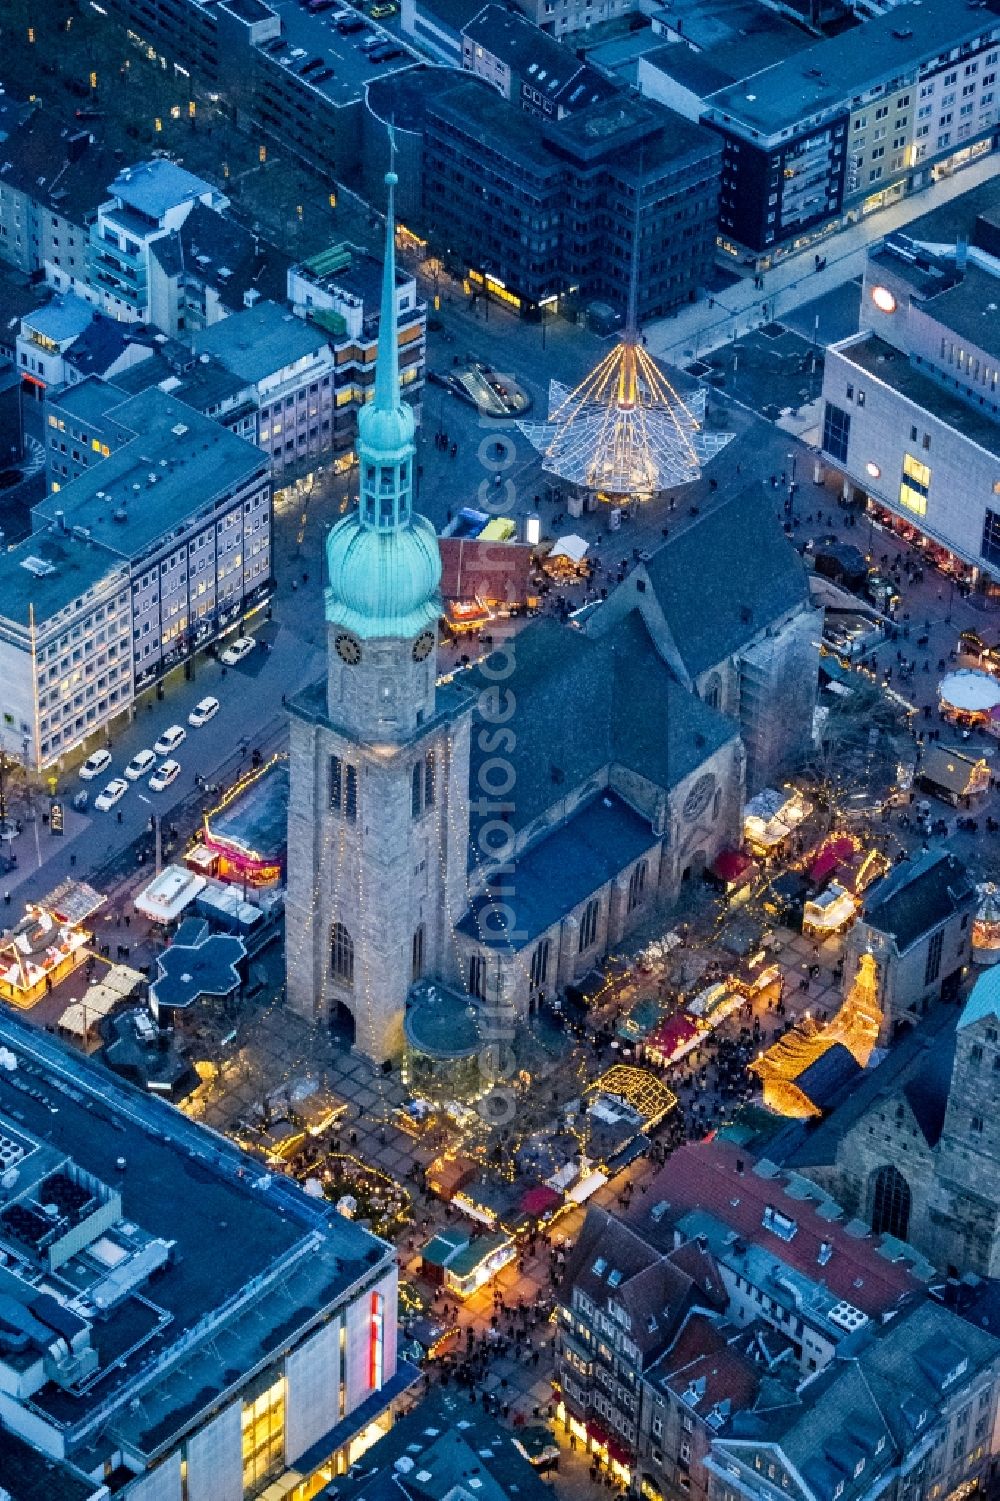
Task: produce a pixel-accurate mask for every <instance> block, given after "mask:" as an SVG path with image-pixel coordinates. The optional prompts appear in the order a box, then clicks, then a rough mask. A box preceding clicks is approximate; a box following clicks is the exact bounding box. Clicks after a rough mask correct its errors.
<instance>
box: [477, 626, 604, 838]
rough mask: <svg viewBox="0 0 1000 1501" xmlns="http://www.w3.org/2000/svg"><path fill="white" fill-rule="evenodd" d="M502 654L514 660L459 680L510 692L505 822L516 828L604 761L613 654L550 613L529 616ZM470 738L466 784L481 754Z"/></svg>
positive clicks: (595, 771)
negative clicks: (501, 672)
mask: <svg viewBox="0 0 1000 1501" xmlns="http://www.w3.org/2000/svg"><path fill="white" fill-rule="evenodd" d="M506 655H507V660H509V661H510V662H512V663H513V667H514V670H513V673H512V674H511V675H510V676H509V677H505V678H497V679H494V678H492V677H488V676H486V675H485V674H483V673H481V672H478V671H476V672H472V673H470V674H468V676H467V680H466V686H468V687H470V688H472V689H473V690H474V691H475V692H477V693H481V692H483V691H484V690H486V691H489V690H490V689H498V690H500V691H503V690H504V689H509V690H510V692H511V693H512V694H513V697H514V702H515V711H514V716H513V718H512V719H511V720H510V722H509V723H510V728H511V730H512V731H513V734H514V735H515V737H516V745H515V749H514V753H513V761H514V766H515V770H516V782H515V784H514V787H513V789H512V790H511V793H510V796H509V801H510V802H511V803H513V809H512V811H511V813H510V817H509V822H510V825H511V828H512V829H513V830H514V831H515V832H517V831H518V830H520V829H523V828H526V827H527V826H528V825H529V824H531V823H533V822H534V821H535V819H536V818H538V817H539V816H540V815H541V814H542V813H544V812H545V810H546V809H547V808H550V807H551V806H552V804H553V803H556V802H558V801H559V800H560V799H561V798H564V797H565V796H566V795H567V793H569V792H572V791H574V790H577V789H579V788H580V787H582V786H584V785H585V784H586V783H587V782H588V781H590V779H591V778H593V777H597V776H598V774H599V773H602V772H603V769H604V768H605V767H607V766H608V764H609V763H610V761H611V737H610V725H611V718H612V712H613V660H614V659H613V657H612V654H611V651H610V650H609V648H608V647H607V646H605V644H604V643H603V642H599V641H594V640H592V639H591V638H590V637H588V636H585V635H583V634H582V632H580V631H578V630H576V629H574V628H573V627H572V626H565V625H559V624H558V623H557V622H556V621H554V620H532V621H529V623H528V624H527V625H526V626H525V627H524V629H523V630H521V631H518V633H517V635H516V636H514V637H513V638H512V639H511V640H510V641H509V642H508V643H507V646H506ZM502 661H503V658H501V657H500V656H498V657H497V662H502ZM488 670H489V666H488ZM478 740H479V737H478V736H477V735H475V734H473V737H472V744H473V752H472V759H473V766H472V781H473V785H475V782H476V773H477V771H478V765H479V763H480V762H481V761H482V760H483V759H485V757H484V756H483V754H482V752H480V751H479V750H478V748H477V747H478ZM598 785H600V784H599V783H595V788H594V790H595V791H596V790H597V786H598Z"/></svg>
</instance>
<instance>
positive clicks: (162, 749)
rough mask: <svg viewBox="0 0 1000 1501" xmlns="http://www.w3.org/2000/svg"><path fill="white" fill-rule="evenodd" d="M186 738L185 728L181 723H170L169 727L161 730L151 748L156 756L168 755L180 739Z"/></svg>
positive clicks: (178, 743) (175, 747)
mask: <svg viewBox="0 0 1000 1501" xmlns="http://www.w3.org/2000/svg"><path fill="white" fill-rule="evenodd" d="M186 739H187V730H186V729H185V728H184V726H183V725H182V724H172V725H171V726H170V728H169V729H166V730H164V731H163V734H162V735H161V736H160V738H159V740H157V742H156V744H155V745H154V746H153V749H154V750H155V752H156V754H157V755H158V756H169V755H171V754H172V753H173V752H174V751H175V750H176V749H177V747H178V746H179V745H180V743H181V741H182V740H186Z"/></svg>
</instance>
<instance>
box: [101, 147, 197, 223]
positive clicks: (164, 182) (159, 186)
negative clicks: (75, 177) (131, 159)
mask: <svg viewBox="0 0 1000 1501" xmlns="http://www.w3.org/2000/svg"><path fill="white" fill-rule="evenodd" d="M108 192H109V193H110V194H111V195H112V196H113V197H115V198H120V199H121V201H122V203H123V204H124V205H125V206H126V207H127V208H131V209H134V210H135V212H136V213H137V214H141V215H142V216H143V217H144V218H147V219H162V218H163V216H164V214H168V213H169V212H170V210H171V209H173V208H178V207H179V206H180V205H181V204H182V203H188V202H190V200H191V199H192V198H201V197H203V196H204V195H205V194H211V195H212V197H213V198H215V197H218V196H219V194H218V192H217V190H216V189H215V188H213V187H212V184H211V183H210V182H205V180H204V178H201V177H195V175H194V173H193V172H188V171H186V170H185V169H184V168H183V167H179V166H178V165H177V163H176V162H172V161H170V160H169V159H168V158H166V157H155V158H154V159H153V160H152V161H148V162H138V163H137V164H136V165H135V166H134V167H125V168H124V169H123V170H122V171H121V172H119V174H118V176H117V177H116V178H115V180H114V182H113V183H111V184H110V186H109V188H108Z"/></svg>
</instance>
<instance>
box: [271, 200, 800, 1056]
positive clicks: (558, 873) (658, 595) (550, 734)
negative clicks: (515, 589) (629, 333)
mask: <svg viewBox="0 0 1000 1501" xmlns="http://www.w3.org/2000/svg"><path fill="white" fill-rule="evenodd" d="M386 183H387V186H388V192H389V208H388V215H387V228H386V248H385V265H384V274H383V291H382V303H381V325H380V326H381V328H382V329H383V330H387V329H391V328H393V326H394V300H393V290H394V285H395V244H394V219H393V189H394V187H395V185H396V177H395V174H394V173H393V172H392V171H390V172H389V173H388V174H387V177H386ZM415 457H416V445H415V428H414V418H413V413H412V410H411V409H410V407H409V406H408V405H407V404H406V403H405V402H404V401H403V400H402V397H401V394H400V383H399V367H398V350H397V347H396V341H395V339H392V338H386V337H384V336H383V337H382V338H380V340H379V352H378V361H377V369H376V380H375V389H374V395H373V399H372V401H371V402H370V403H369V404H368V405H366V406H365V407H364V408H363V409H362V411H361V413H360V415H359V420H358V460H359V472H360V480H359V491H360V494H359V503H358V507H357V509H356V510H355V511H353V512H351V513H350V514H349V515H347V516H345V517H343V518H342V519H341V520H340V521H338V522H337V523H336V524H335V525H334V526H333V527H332V529H331V531H330V533H329V537H328V540H327V548H326V553H327V569H328V584H327V589H326V595H325V610H326V623H327V641H328V652H327V671H326V675H325V677H324V678H322V679H320V680H319V681H317V682H316V683H314V684H312V685H311V686H310V687H309V688H307V689H305V690H304V691H303V692H302V693H300V694H299V695H297V696H296V697H295V698H293V699H292V700H291V702H290V705H289V714H290V752H289V755H290V778H291V791H290V799H289V814H288V889H287V895H286V909H285V912H286V979H287V997H288V1001H289V1004H290V1005H291V1006H292V1007H293V1008H294V1009H295V1010H296V1011H297V1012H298V1013H299V1014H300V1015H302V1016H305V1017H307V1018H309V1019H310V1020H313V1021H316V1022H317V1023H326V1022H332V1021H335V1020H338V1019H343V1018H345V1017H346V1018H348V1019H349V1020H350V1022H351V1024H352V1025H353V1033H354V1043H355V1046H356V1048H357V1049H358V1051H359V1052H361V1053H362V1054H364V1055H365V1056H366V1057H368V1058H369V1059H371V1060H372V1061H373V1062H374V1063H376V1064H381V1063H383V1062H384V1061H386V1060H388V1059H392V1058H395V1057H398V1055H399V1053H400V1050H401V1047H402V1041H403V1023H404V1018H405V1014H406V1006H407V999H408V996H409V994H410V991H411V987H412V986H413V985H414V984H416V983H417V982H418V981H421V980H426V979H430V980H434V981H436V982H439V983H440V984H442V985H443V986H446V987H449V988H450V989H451V990H453V991H455V992H457V993H458V994H460V995H462V996H467V997H472V998H473V999H474V1000H476V1001H477V1002H479V1003H482V1004H484V1005H485V1004H490V1005H492V1006H495V1007H500V1008H503V1009H505V1011H506V1012H507V1013H508V1014H509V1015H510V1016H511V1017H512V1018H514V1019H516V1018H519V1017H523V1016H525V1015H527V1014H528V1013H529V1012H530V1011H531V1010H532V1009H533V1008H534V1007H535V1006H536V1005H537V1004H538V1002H539V1001H540V1000H542V999H543V998H545V997H551V996H553V995H555V994H556V993H557V992H558V991H559V990H561V989H562V988H563V987H564V986H565V985H567V984H569V983H572V982H573V981H574V980H577V979H579V978H581V977H582V976H583V975H584V974H586V973H587V971H588V970H590V969H592V968H593V967H594V965H595V963H597V962H598V961H599V960H600V959H601V958H602V956H603V955H604V954H606V953H607V952H608V951H609V950H611V949H613V948H615V947H616V946H617V945H619V944H621V943H622V941H623V940H624V939H625V938H626V937H627V936H628V934H629V933H630V932H632V931H633V930H634V929H636V928H638V927H640V926H643V925H645V924H646V923H648V922H649V920H650V919H651V917H653V916H654V914H656V913H657V912H658V911H662V912H663V913H667V912H669V910H670V908H671V906H672V905H673V903H674V902H675V901H676V900H677V897H678V894H679V893H680V891H681V890H682V888H683V886H684V884H685V882H688V881H691V880H694V879H698V878H700V876H701V874H702V872H703V871H704V870H705V868H706V867H707V866H709V865H710V864H711V863H712V861H713V860H714V859H715V857H716V856H717V855H718V854H719V853H720V852H721V851H722V850H723V849H724V848H726V847H727V846H733V845H739V843H740V841H741V820H742V810H743V803H744V800H745V796H746V795H747V791H748V789H749V790H754V789H756V788H758V787H760V786H762V785H766V783H767V782H768V781H769V780H771V779H773V778H774V777H775V776H777V775H779V774H782V773H783V772H784V771H785V770H786V769H787V768H789V767H792V766H794V765H795V764H796V763H797V762H799V761H801V759H802V757H803V755H804V754H805V752H806V750H807V748H808V745H809V739H810V735H811V726H812V711H813V705H814V700H815V692H816V678H817V651H818V645H817V643H818V641H819V637H820V628H819V620H818V615H817V611H816V610H815V609H814V608H813V606H812V604H811V602H810V598H809V591H808V585H807V578H806V574H805V570H804V568H803V565H802V562H801V560H800V558H799V557H798V555H797V553H796V552H795V550H794V549H793V547H792V546H791V544H790V543H789V542H788V540H787V539H786V538H785V536H784V534H783V532H782V530H781V527H780V525H779V524H778V522H777V520H776V519H775V516H774V514H773V509H772V508H771V506H770V505H769V503H768V501H767V500H766V499H765V497H764V496H763V495H762V494H757V493H745V494H742V495H737V496H734V497H732V498H731V499H728V500H725V501H723V502H722V503H720V504H718V505H715V506H713V508H712V509H710V510H708V511H707V512H706V513H705V514H704V515H702V516H700V517H698V519H697V520H696V521H694V522H693V523H691V524H690V525H688V526H686V527H685V528H683V529H682V530H680V531H678V532H677V534H676V535H675V536H674V537H671V538H670V539H669V540H668V541H666V542H665V543H664V544H663V545H662V546H661V547H660V548H658V550H657V551H656V552H655V553H654V554H652V555H651V556H650V557H649V558H648V560H646V561H645V562H643V563H641V564H639V565H638V566H637V567H636V568H635V569H634V570H633V571H632V573H631V574H630V575H629V576H628V578H627V579H625V581H624V582H623V583H621V584H620V585H619V586H618V587H617V588H616V589H615V590H614V591H613V592H612V593H611V595H610V596H609V598H608V599H607V600H606V601H605V602H604V603H602V604H600V605H599V606H597V607H596V608H594V609H593V610H592V612H591V613H590V615H589V617H588V618H586V619H585V620H583V621H581V622H576V623H573V624H570V625H562V624H558V623H556V622H555V621H553V620H549V619H537V620H533V621H530V622H529V623H527V624H526V625H525V626H524V627H523V629H520V630H514V629H511V630H510V631H509V633H505V635H504V639H503V640H502V641H501V642H500V643H499V644H498V645H497V646H496V648H495V650H494V651H493V653H492V654H491V655H490V656H489V657H487V658H486V659H485V660H484V661H482V662H480V663H479V664H478V665H477V666H475V667H474V668H472V669H470V670H468V671H465V672H460V673H457V674H455V675H454V676H453V677H452V678H451V680H450V681H445V682H442V681H439V679H438V669H437V651H438V635H437V630H438V622H439V619H440V614H441V599H440V594H439V584H440V576H441V561H440V552H439V548H438V542H437V537H436V535H435V532H434V528H433V527H432V525H431V524H430V522H429V521H427V520H426V518H424V517H422V516H421V515H420V514H419V513H418V512H417V511H416V510H415V495H414V484H415V474H416V464H415ZM495 639H496V637H495Z"/></svg>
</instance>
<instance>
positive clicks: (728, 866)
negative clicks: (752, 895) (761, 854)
mask: <svg viewBox="0 0 1000 1501" xmlns="http://www.w3.org/2000/svg"><path fill="white" fill-rule="evenodd" d="M756 869H757V867H756V866H755V865H754V862H753V859H752V857H751V856H750V855H748V854H746V853H745V852H744V851H743V850H734V849H725V850H721V851H720V852H719V854H718V855H716V857H715V859H714V860H713V861H712V863H711V865H710V866H709V867H708V878H709V880H710V881H711V882H712V883H713V885H715V886H717V887H718V888H719V889H720V890H721V891H723V892H724V893H725V895H726V896H727V897H729V898H730V900H733V899H738V898H739V897H742V896H745V895H746V894H747V893H748V891H749V887H750V884H751V882H752V881H753V878H754V874H755V872H756Z"/></svg>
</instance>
